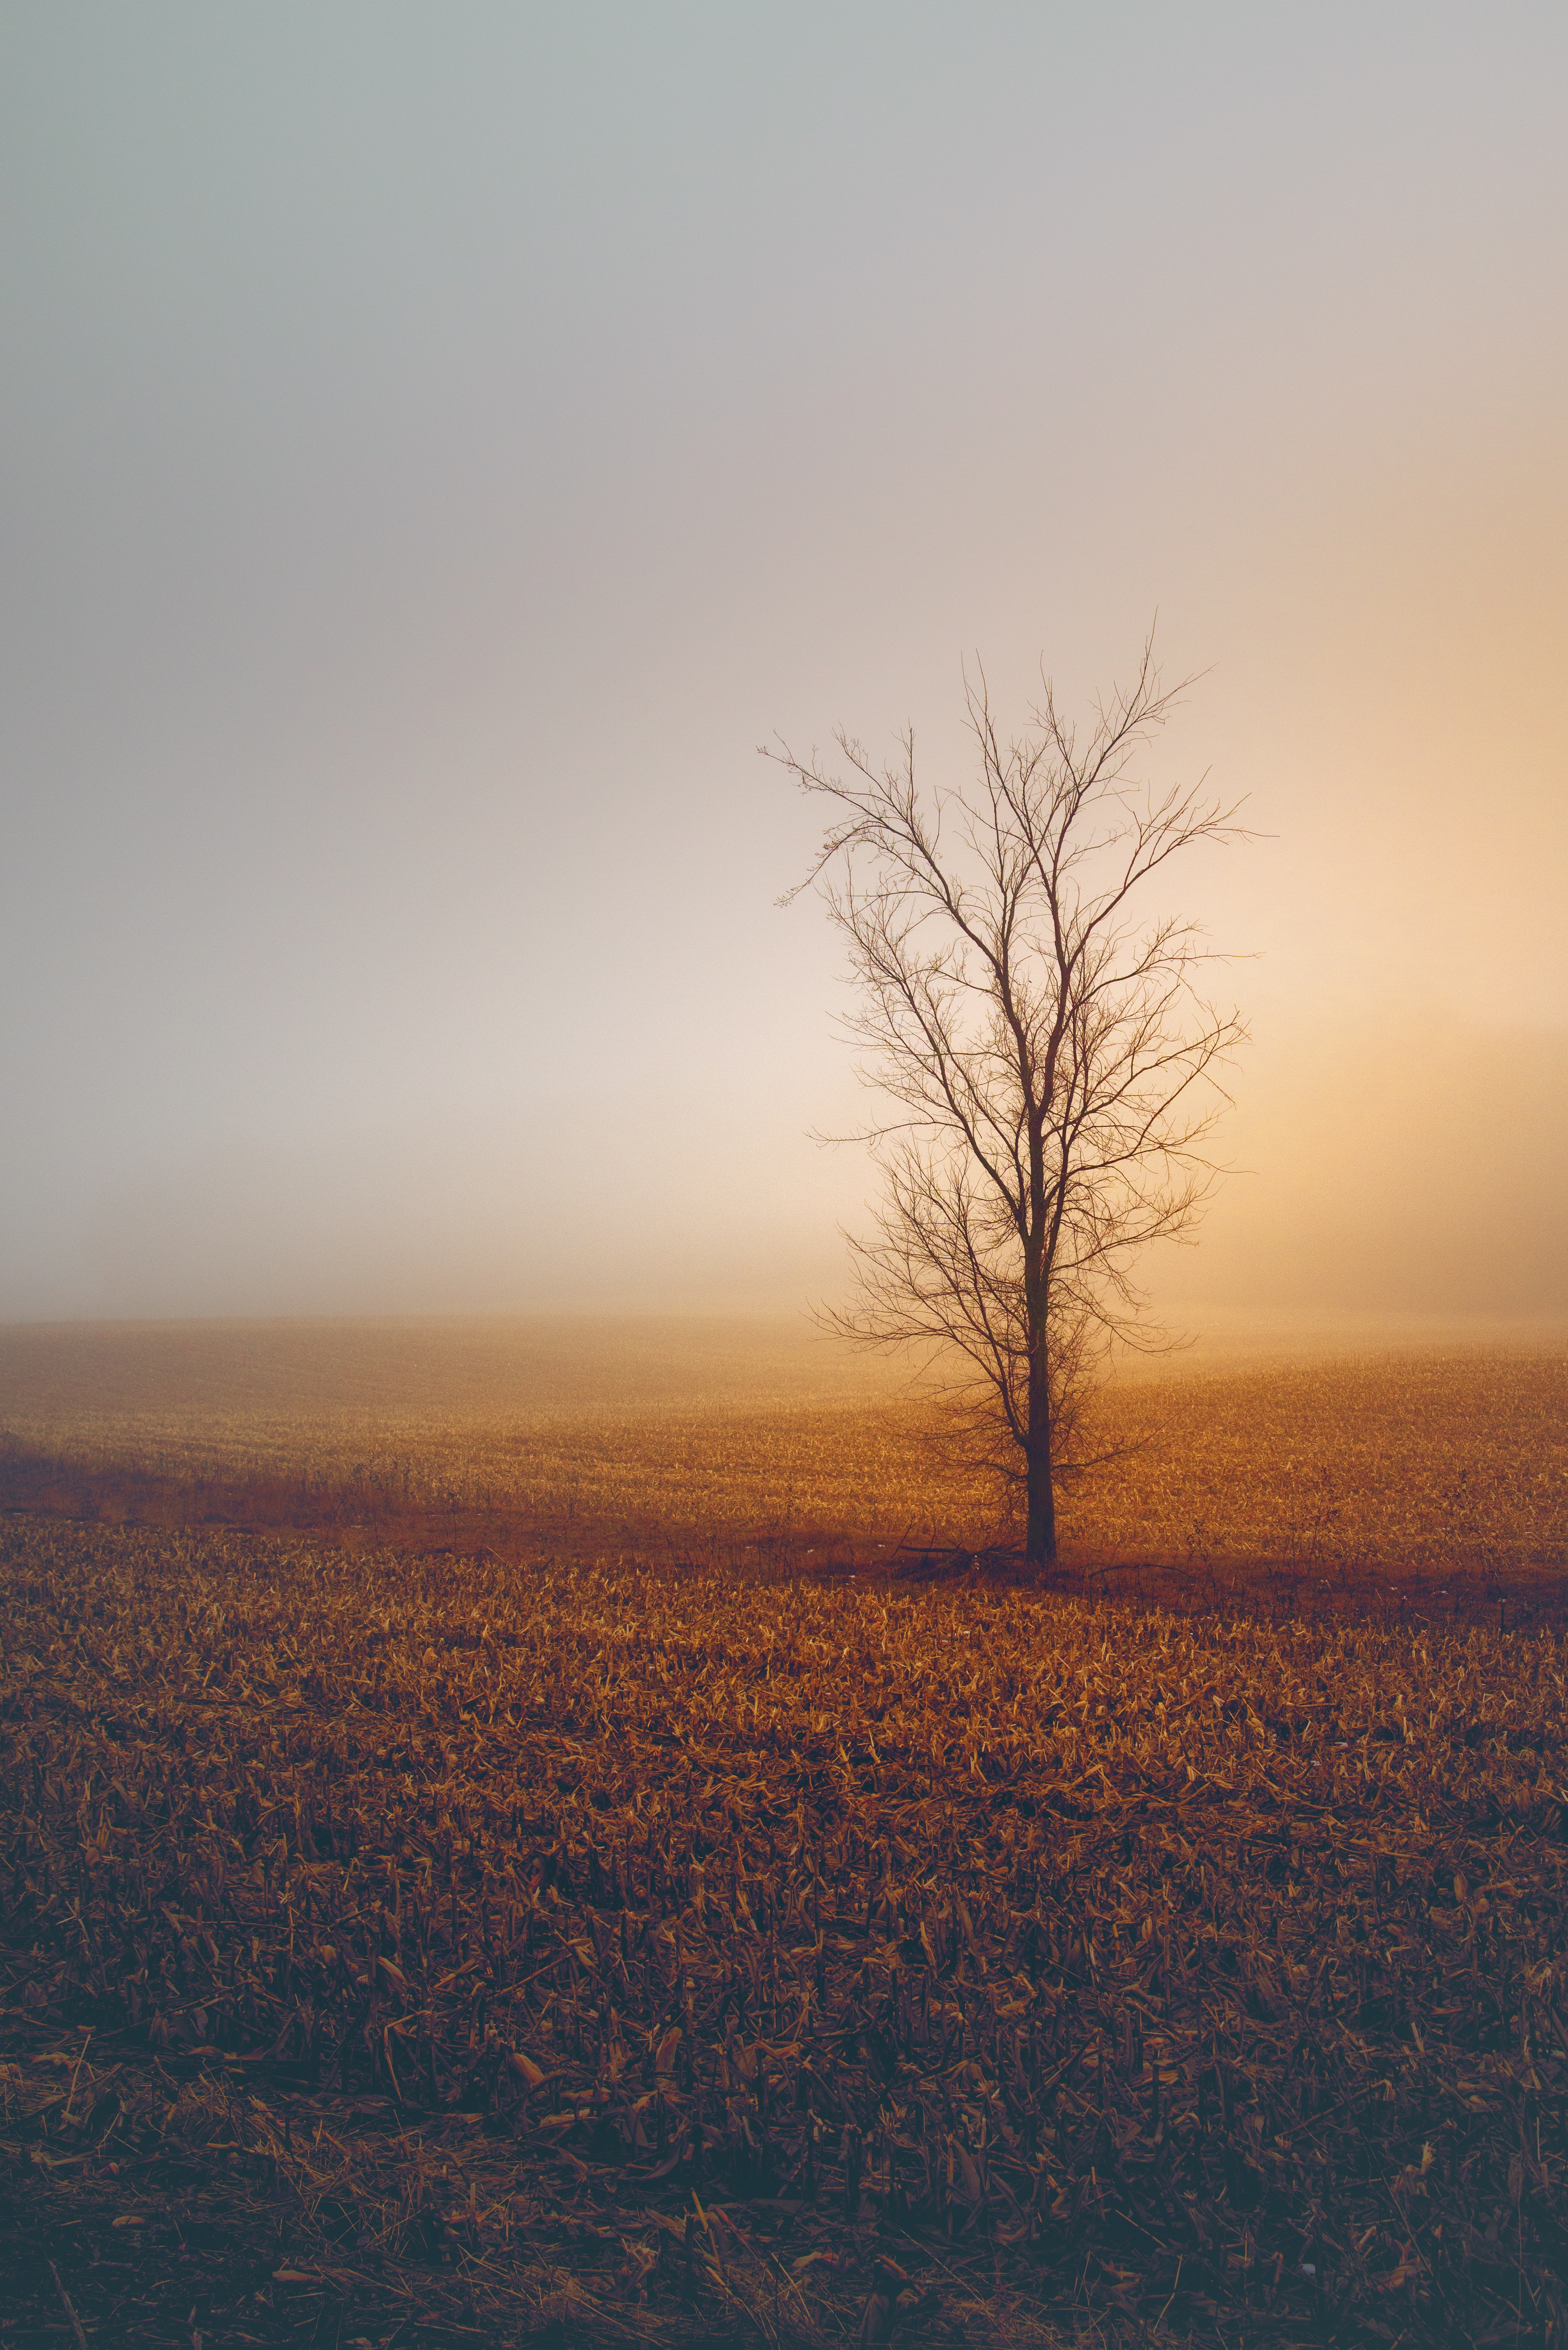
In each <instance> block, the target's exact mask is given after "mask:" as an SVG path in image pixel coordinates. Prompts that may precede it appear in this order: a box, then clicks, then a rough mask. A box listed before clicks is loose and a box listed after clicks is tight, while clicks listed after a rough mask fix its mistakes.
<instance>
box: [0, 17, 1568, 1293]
mask: <svg viewBox="0 0 1568 2350" xmlns="http://www.w3.org/2000/svg"><path fill="white" fill-rule="evenodd" d="M0 24H3V26H4V33H3V38H4V43H5V52H4V53H5V62H6V71H5V77H4V83H3V88H0V122H3V125H4V131H3V136H0V187H3V189H4V199H3V202H0V215H3V221H4V225H3V227H0V273H3V283H4V286H5V296H4V315H5V328H4V331H5V342H6V373H7V379H8V381H9V384H10V387H11V394H12V397H11V400H10V403H9V410H8V415H7V418H6V420H5V425H4V428H3V432H4V438H3V452H4V453H3V458H0V462H3V464H4V469H5V496H6V505H7V514H8V526H7V533H6V539H7V548H6V556H5V582H6V584H5V595H6V608H7V621H8V626H7V629H6V631H5V653H4V655H3V656H0V658H3V659H4V660H5V671H6V684H5V704H4V707H5V717H4V721H3V723H4V729H5V733H4V756H5V774H6V777H7V782H6V786H5V819H4V822H5V833H4V837H5V854H4V858H3V860H0V893H3V894H0V941H3V943H0V953H3V955H4V965H3V970H4V982H3V983H4V989H5V1003H6V1007H7V1016H6V1018H5V1023H4V1025H3V1031H0V1086H3V1088H4V1098H5V1104H6V1114H5V1120H4V1129H3V1136H0V1211H3V1212H0V1323H6V1324H34V1323H51V1322H57V1321H65V1320H88V1321H91V1320H115V1319H182V1318H188V1317H205V1316H218V1317H224V1318H233V1317H246V1316H255V1315H261V1316H266V1315H283V1316H309V1317H314V1316H337V1315H348V1316H369V1315H378V1316H380V1315H391V1316H399V1317H401V1316H407V1315H434V1314H441V1315H517V1314H524V1313H543V1314H551V1313H572V1314H594V1315H601V1314H611V1315H614V1314H626V1315H632V1314H661V1315H669V1314H672V1313H680V1314H689V1315H714V1314H719V1313H722V1314H731V1315H748V1316H761V1315H765V1316H769V1317H777V1316H787V1315H792V1314H794V1313H797V1312H799V1311H800V1310H801V1308H802V1307H803V1306H805V1305H806V1304H808V1303H809V1302H810V1301H812V1300H814V1299H822V1298H825V1297H828V1298H830V1297H833V1296H835V1295H839V1294H841V1292H842V1289H843V1287H844V1284H845V1280H846V1259H845V1252H844V1246H843V1243H842V1241H841V1240H840V1238H839V1235H838V1227H839V1226H840V1225H847V1226H850V1227H851V1228H853V1227H854V1226H855V1225H856V1223H857V1221H858V1220H859V1218H860V1217H861V1215H862V1214H863V1212H864V1210H865V1207H866V1204H867V1201H868V1200H869V1199H870V1197H871V1196H872V1192H873V1189H874V1186H873V1182H872V1179H871V1177H870V1175H869V1173H868V1171H867V1168H866V1165H865V1162H864V1159H861V1158H860V1157H858V1156H857V1154H856V1153H854V1152H853V1151H850V1150H825V1149H821V1148H820V1147H819V1146H817V1145H816V1144H815V1143H814V1142H813V1141H812V1140H811V1139H810V1137H811V1133H812V1131H813V1130H814V1129H830V1130H837V1129H842V1128H845V1127H846V1126H849V1125H852V1124H854V1123H856V1122H857V1120H858V1119H859V1118H863V1117H864V1115H865V1114H866V1107H867V1099H868V1097H864V1096H863V1095H861V1094H860V1093H859V1092H858V1091H857V1087H856V1086H855V1084H854V1080H853V1069H852V1061H853V1056H852V1055H851V1054H850V1053H849V1052H848V1051H847V1050H846V1047H845V1046H844V1045H842V1044H841V1043H840V1042H839V1041H838V1040H837V1038H836V1035H835V1033H834V1023H835V1020H836V1016H837V1015H838V1014H841V1013H842V1011H843V1010H844V1008H845V1000H844V996H843V991H842V989H841V988H840V986H839V984H838V983H837V978H836V969H837V965H836V952H835V949H834V947H833V944H832V941H831V940H830V938H829V935H828V932H827V930H826V925H825V923H824V921H823V920H822V918H821V913H820V910H819V909H818V908H817V906H816V905H815V902H814V901H813V900H812V899H810V898H809V897H807V898H805V899H802V900H801V901H800V902H797V903H796V904H794V906H792V907H790V908H788V909H781V908H779V907H778V905H777V903H776V901H777V899H779V897H780V895H781V894H782V893H783V892H784V891H785V890H787V889H789V888H790V887H791V886H792V885H793V884H794V883H795V882H797V881H798V880H799V879H801V877H802V874H803V873H804V871H805V868H806V866H807V864H808V862H809V859H810V856H811V852H812V848H813V846H814V843H815V838H816V836H817V831H818V828H819V827H818V824H817V820H816V816H815V812H814V811H813V810H812V809H811V808H810V807H809V806H805V804H804V803H802V802H801V801H800V800H799V799H798V797H796V796H795V795H794V794H793V793H792V792H791V791H790V789H789V788H788V786H787V785H786V783H785V782H784V779H783V778H781V777H780V776H779V775H777V774H776V772H775V771H774V770H773V769H771V768H769V767H767V766H766V765H765V764H763V762H762V761H761V760H759V759H758V757H757V755H756V746H757V745H758V744H759V743H763V742H766V741H769V740H771V739H772V738H773V737H774V735H775V733H777V734H780V735H783V736H784V737H786V738H787V739H788V740H789V741H790V742H791V743H794V745H795V746H796V747H797V748H802V749H804V748H805V747H806V746H808V745H809V744H811V743H827V742H829V741H830V739H831V736H832V733H833V730H834V729H835V727H836V726H838V725H843V726H845V727H846V728H847V729H848V730H849V731H850V732H851V733H853V734H855V735H857V736H858V737H860V738H861V739H862V740H864V741H865V742H867V743H868V744H869V745H870V746H871V747H872V748H874V749H877V748H879V747H881V746H883V745H887V746H888V748H889V749H891V747H892V745H893V743H894V738H895V737H896V735H897V734H898V732H899V730H901V729H902V728H903V727H904V726H905V725H906V724H912V725H913V726H914V728H915V731H916V737H917V745H918V751H919V759H920V763H921V769H922V772H923V773H924V774H925V775H926V776H927V777H928V779H929V780H931V781H936V780H939V779H940V780H944V781H947V782H950V783H957V782H961V781H962V780H964V779H965V778H966V777H967V775H968V773H969V771H970V770H969V763H968V756H967V752H966V746H965V742H964V737H963V734H962V731H961V716H962V701H961V688H962V673H963V664H964V663H965V662H966V661H967V662H969V663H970V664H971V670H972V665H973V663H974V661H975V660H976V658H977V656H978V658H979V659H980V660H981V661H982V662H983V664H984V666H985V670H986V673H987V676H988V678H989V679H990V681H991V687H992V695H993V699H994V701H995V702H996V705H997V707H998V709H999V711H1000V712H1002V715H1003V718H1004V722H1005V723H1006V724H1007V725H1008V726H1009V727H1012V728H1017V727H1022V726H1023V725H1024V724H1026V723H1027V720H1028V712H1029V706H1030V702H1031V699H1032V696H1033V697H1035V698H1037V696H1038V691H1039V665H1040V663H1041V662H1042V660H1044V664H1045V665H1046V668H1047V670H1048V671H1049V673H1050V674H1051V675H1052V677H1053V678H1054V681H1055V685H1056V690H1057V692H1058V695H1059V698H1060V700H1061V702H1062V704H1063V706H1064V708H1065V709H1067V710H1069V711H1071V712H1078V713H1081V714H1086V713H1087V712H1088V711H1089V710H1090V708H1091V705H1092V702H1093V700H1094V697H1095V696H1096V694H1097V693H1102V692H1108V691H1110V690H1111V688H1112V686H1113V685H1114V683H1115V681H1116V680H1117V679H1118V678H1121V679H1124V680H1125V679H1126V678H1127V677H1128V676H1129V674H1130V673H1131V672H1132V671H1133V670H1134V669H1135V668H1136V664H1137V658H1138V655H1139V651H1140V649H1141V647H1142V645H1143V643H1144V641H1145V639H1146V638H1147V633H1148V631H1149V629H1150V627H1151V626H1152V625H1155V624H1156V622H1157V619H1158V635H1157V644H1158V653H1159V658H1160V660H1161V663H1162V666H1163V668H1164V671H1165V673H1166V675H1167V677H1168V678H1169V679H1175V678H1179V677H1181V676H1184V675H1194V676H1196V678H1197V681H1196V682H1195V683H1194V685H1193V687H1192V689H1191V691H1190V692H1189V694H1188V696H1187V698H1186V701H1185V704H1184V706H1183V708H1182V709H1181V711H1180V712H1179V714H1178V716H1177V718H1176V719H1175V720H1174V721H1173V723H1172V724H1171V726H1170V727H1169V728H1168V730H1167V733H1166V735H1165V737H1164V739H1163V740H1162V741H1161V743H1159V745H1158V748H1157V751H1156V753H1155V754H1154V755H1153V758H1152V760H1151V762H1150V765H1151V771H1152V772H1154V773H1155V774H1157V775H1158V776H1160V777H1162V778H1168V779H1192V778H1196V777H1197V776H1199V775H1202V774H1203V773H1205V772H1206V771H1207V772H1208V773H1209V775H1210V779H1211V785H1212V788H1213V789H1214V790H1215V791H1216V792H1217V793H1218V794H1219V795H1220V796H1221V797H1223V798H1225V799H1227V800H1229V799H1232V798H1236V797H1240V796H1242V795H1245V796H1246V799H1247V807H1246V816H1245V820H1246V821H1247V823H1248V824H1249V825H1251V827H1254V828H1255V831H1256V833H1257V835H1258V837H1257V838H1256V839H1255V840H1254V841H1253V842H1252V843H1251V845H1249V846H1245V847H1234V848H1231V849H1230V850H1228V851H1226V852H1225V853H1224V854H1222V855H1215V856H1213V857H1205V858H1202V859H1200V860H1195V861H1194V862H1193V864H1192V866H1191V867H1190V869H1189V870H1188V871H1184V872H1182V873H1181V874H1180V875H1179V878H1178V879H1176V880H1175V881H1174V882H1173V892H1174V895H1173V899H1172V902H1171V905H1170V907H1169V909H1168V908H1167V907H1166V906H1164V905H1161V904H1159V903H1158V901H1157V900H1154V899H1151V901H1150V906H1149V910H1150V911H1165V910H1175V911H1177V912H1180V913H1184V914H1185V913H1190V914H1192V915H1194V916H1196V917H1197V918H1199V920H1202V921H1203V922H1204V923H1205V924H1206V925H1207V927H1208V929H1209V931H1210V935H1211V936H1212V939H1213V941H1214V943H1215V945H1216V946H1217V947H1218V948H1220V949H1222V950H1224V951H1230V952H1232V953H1234V954H1235V956H1236V957H1237V958H1238V960H1236V961H1235V962H1232V963H1231V964H1230V966H1229V967H1228V969H1227V970H1226V971H1225V972H1223V973H1222V975H1221V977H1220V981H1219V982H1218V985H1219V986H1220V988H1221V989H1222V990H1224V991H1227V992H1228V993H1229V994H1230V996H1231V997H1232V998H1233V1000H1234V1001H1235V1003H1237V1004H1238V1005H1239V1007H1240V1008H1241V1012H1242V1013H1243V1014H1244V1015H1245V1016H1246V1017H1247V1019H1248V1020H1249V1021H1250V1023H1251V1028H1252V1031H1253V1042H1252V1044H1251V1047H1250V1048H1249V1049H1248V1050H1247V1052H1246V1053H1245V1054H1244V1055H1242V1056H1241V1059H1240V1061H1239V1062H1238V1064H1237V1066H1236V1067H1235V1070H1234V1072H1233V1075H1232V1077H1231V1088H1232V1091H1233V1096H1234V1101H1235V1107H1234V1110H1233V1112H1232V1113H1231V1116H1230V1117H1229V1118H1228V1119H1227V1121H1226V1123H1225V1125H1224V1126H1223V1128H1221V1130H1220V1134H1219V1136H1218V1137H1217V1139H1216V1143H1215V1156H1216V1158H1217V1159H1220V1160H1221V1161H1225V1162H1229V1163H1231V1164H1232V1165H1233V1166H1234V1168H1235V1169H1236V1170H1237V1171H1236V1172H1234V1173H1232V1174H1231V1175H1230V1176H1229V1177H1228V1178H1227V1179H1226V1180H1225V1181H1224V1182H1223V1183H1222V1184H1221V1185H1220V1188H1219V1189H1218V1190H1217V1191H1216V1194H1215V1197H1214V1201H1213V1203H1212V1205H1211V1208H1210V1212H1209V1214H1208V1216H1207V1217H1206V1219H1205V1221H1204V1223H1203V1224H1202V1226H1201V1227H1200V1230H1199V1239H1198V1244H1197V1245H1196V1246H1195V1247H1192V1248H1183V1249H1180V1250H1175V1251H1166V1252H1164V1253H1161V1254H1159V1255H1158V1257H1156V1258H1154V1259H1151V1260H1150V1261H1149V1262H1148V1263H1147V1264H1146V1266H1145V1268H1144V1274H1145V1278H1146V1282H1147V1287H1148V1288H1149V1290H1150V1293H1151V1296H1152V1299H1153V1302H1154V1305H1155V1306H1156V1308H1157V1309H1158V1310H1159V1311H1161V1312H1163V1313H1165V1314H1167V1315H1168V1316H1169V1317H1170V1318H1171V1320H1172V1321H1173V1322H1175V1323H1178V1324H1179V1325H1181V1326H1185V1327H1189V1328H1198V1329H1203V1328H1206V1327H1214V1326H1219V1325H1220V1323H1222V1322H1224V1321H1225V1319H1226V1318H1227V1317H1232V1318H1233V1317H1235V1316H1236V1315H1260V1316H1264V1317H1267V1316H1269V1315H1276V1316H1278V1317H1280V1318H1281V1319H1285V1320H1288V1319H1290V1318H1291V1317H1293V1316H1294V1317H1297V1318H1298V1319H1300V1318H1301V1317H1303V1316H1304V1317H1310V1316H1311V1315H1341V1316H1342V1317H1353V1316H1355V1315H1373V1316H1376V1315H1383V1316H1386V1317H1390V1318H1391V1319H1393V1320H1397V1319H1399V1318H1400V1317H1404V1318H1405V1319H1407V1320H1408V1319H1410V1318H1411V1317H1423V1316H1425V1317H1433V1318H1436V1319H1438V1320H1442V1321H1449V1322H1455V1323H1457V1322H1461V1321H1465V1320H1471V1321H1475V1322H1478V1323H1497V1324H1501V1323H1519V1324H1521V1325H1523V1324H1536V1323H1541V1324H1545V1323H1557V1322H1561V1321H1563V1320H1568V1186H1564V1185H1563V1181H1562V1170H1563V1166H1564V1165H1565V1164H1568V957H1565V956H1564V954H1563V945H1562V929H1563V913H1562V908H1563V902H1564V899H1568V756H1565V752H1568V722H1565V720H1564V717H1563V711H1562V707H1561V697H1560V696H1559V694H1558V692H1557V691H1556V674H1555V672H1556V669H1557V666H1558V665H1559V664H1560V660H1561V645H1562V641H1563V622H1564V619H1565V618H1568V609H1565V607H1568V596H1565V592H1564V587H1565V582H1564V557H1563V548H1564V545H1565V543H1568V534H1565V532H1564V528H1563V525H1564V520H1565V518H1568V517H1565V515H1564V505H1565V503H1568V501H1565V498H1564V487H1565V484H1564V470H1565V469H1564V462H1563V458H1564V448H1563V429H1562V415H1563V395H1564V373H1565V370H1564V365H1563V359H1564V352H1563V336H1564V328H1563V317H1564V310H1563V301H1562V280H1563V260H1562V255H1563V249H1564V247H1563V228H1564V225H1565V221H1564V215H1565V213H1568V204H1565V203H1564V194H1565V186H1564V182H1565V180H1568V164H1565V162H1564V159H1563V143H1562V140H1561V136H1560V132H1559V130H1558V128H1557V125H1556V115H1557V112H1558V92H1559V91H1560V89H1561V87H1562V77H1563V67H1564V65H1565V64H1568V26H1564V24H1563V20H1562V18H1561V16H1560V15H1559V14H1558V13H1556V12H1553V13H1552V14H1550V15H1549V14H1548V13H1547V11H1546V10H1545V9H1544V8H1535V7H1529V6H1526V7H1521V8H1517V9H1511V10H1509V11H1507V12H1506V13H1504V14H1501V15H1498V16H1490V17H1488V18H1486V19H1485V20H1484V21H1483V20H1481V19H1480V18H1478V17H1477V16H1475V15H1474V14H1473V12H1469V11H1464V10H1459V9H1457V8H1438V9H1428V10H1421V11H1417V10H1415V9H1414V8H1408V7H1390V8H1386V9H1382V10H1378V11H1376V12H1372V13H1371V14H1370V15H1369V14H1367V13H1366V12H1357V11H1352V10H1350V9H1348V8H1331V9H1329V10H1326V11H1318V12H1314V16H1313V17H1312V18H1311V20H1310V21H1309V20H1306V19H1304V18H1303V19H1300V20H1292V19H1288V18H1284V17H1272V18H1269V19H1267V20H1263V19H1260V18H1258V17H1256V16H1249V15H1247V14H1244V13H1242V12H1238V11H1234V10H1231V9H1229V8H1225V7H1205V8H1200V9H1199V10H1197V11H1196V12H1193V11H1189V12H1185V13H1184V16H1183V17H1182V19H1181V20H1180V22H1179V23H1178V22H1176V21H1174V20H1172V19H1169V18H1168V17H1167V16H1163V15H1162V14H1160V13H1159V12H1156V11H1154V10H1152V9H1147V8H1138V7H1129V8H1127V9H1123V10H1118V11H1115V12H1111V13H1103V12H1095V13H1090V12H1078V11H1072V10H1061V9H1058V10H1054V11H1047V12H1029V13H1027V14H1026V13H1024V12H1022V11H1015V10H1012V9H1005V8H1004V9H1000V10H996V11H993V12H987V13H986V14H985V15H984V16H983V17H981V16H969V15H963V16H961V15H959V14H958V13H957V12H954V13H952V14H951V15H949V14H946V13H944V12H942V11H940V10H924V11H917V12H915V13H913V14H910V13H909V12H902V11H901V12H899V13H898V15H897V16H895V15H894V13H893V12H892V11H890V10H884V9H880V8H870V9H867V10H865V11H863V12H857V14H856V15H855V16H853V17H852V18H850V19H845V18H843V17H841V16H837V15H836V14H834V13H832V12H829V11H826V10H821V9H816V10H809V9H808V10H806V11H803V12H792V13H791V15H790V16H789V17H788V18H787V19H784V18H779V19H776V20H767V19H762V18H756V19H739V18H735V17H733V16H730V15H729V14H727V13H726V12H722V11H717V10H711V9H706V8H680V9H673V10H670V11H667V12H660V14H659V16H658V18H657V19H654V18H651V17H649V16H645V15H643V14H641V13H640V12H637V11H632V10H628V9H621V8H603V9H594V10H588V11H585V12H581V13H577V14H574V16H572V17H571V19H570V20H569V21H565V22H563V21H557V20H556V18H554V17H553V16H546V15H545V12H542V11H535V10H530V9H523V10H509V9H501V8H497V7H493V6H487V5H477V6H474V7H472V8H470V9H467V10H464V11H463V12H462V14H461V15H460V16H456V17H452V16H441V17H440V18H438V17H437V16H436V15H435V14H434V13H433V12H432V13H426V12H423V11H421V10H419V9H414V8H408V7H398V6H394V7H391V8H388V9H379V10H377V11H375V12H371V11H369V10H368V9H365V8H363V7H360V6H357V5H345V6H341V7H337V8H334V9H333V10H331V11H330V12H327V13H326V14H325V15H323V14H319V13H317V12H311V13H309V14H307V13H306V11H305V10H303V9H302V8H297V7H288V6H286V7H282V8H278V9H273V10H268V11H266V12H265V13H264V12H261V11H257V10H247V9H243V8H242V9H239V10H237V11H232V12H225V13H224V14H223V16H211V15H208V14H205V13H203V12H202V11H200V10H197V9H195V8H193V7H191V6H188V5H152V6H150V7H147V8H145V9H140V10H138V11H136V12H135V13H134V15H133V16H126V15H123V14H121V13H119V12H116V11H112V10H109V9H108V8H105V7H101V6H96V5H88V6H82V7H79V8H75V7H73V8H72V9H70V10H67V11H48V10H42V9H38V8H34V7H9V8H5V10H4V11H3V12H0Z"/></svg>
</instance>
